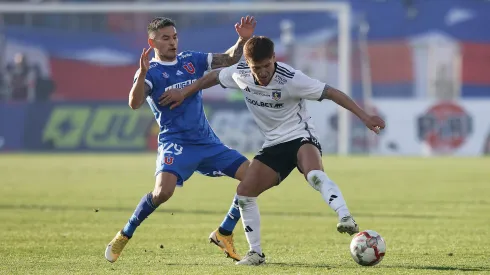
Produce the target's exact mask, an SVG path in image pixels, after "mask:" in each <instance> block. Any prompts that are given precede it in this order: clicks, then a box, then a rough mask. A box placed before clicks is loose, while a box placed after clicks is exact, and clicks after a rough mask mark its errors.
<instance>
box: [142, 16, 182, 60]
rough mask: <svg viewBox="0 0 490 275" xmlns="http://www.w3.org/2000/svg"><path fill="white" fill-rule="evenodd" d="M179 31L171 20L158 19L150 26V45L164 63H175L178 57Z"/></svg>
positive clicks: (152, 21)
mask: <svg viewBox="0 0 490 275" xmlns="http://www.w3.org/2000/svg"><path fill="white" fill-rule="evenodd" d="M178 43H179V39H178V38H177V30H176V29H175V22H174V21H172V20H171V19H169V18H165V17H157V18H154V19H153V20H151V22H150V24H149V25H148V44H149V45H150V47H152V48H153V49H154V50H155V55H157V56H158V57H159V59H160V60H162V61H173V60H175V58H176V57H177V46H178Z"/></svg>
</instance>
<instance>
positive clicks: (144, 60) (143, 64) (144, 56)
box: [140, 47, 151, 73]
mask: <svg viewBox="0 0 490 275" xmlns="http://www.w3.org/2000/svg"><path fill="white" fill-rule="evenodd" d="M150 51H151V47H150V48H148V49H143V52H142V53H141V57H140V71H141V72H144V73H146V72H148V70H149V69H150V57H149V54H150Z"/></svg>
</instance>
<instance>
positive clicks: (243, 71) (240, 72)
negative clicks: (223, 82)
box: [238, 70, 250, 77]
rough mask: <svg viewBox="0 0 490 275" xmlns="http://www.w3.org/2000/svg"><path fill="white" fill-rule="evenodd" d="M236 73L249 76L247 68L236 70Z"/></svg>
mask: <svg viewBox="0 0 490 275" xmlns="http://www.w3.org/2000/svg"><path fill="white" fill-rule="evenodd" d="M238 74H239V75H240V77H249V76H250V71H247V70H238Z"/></svg>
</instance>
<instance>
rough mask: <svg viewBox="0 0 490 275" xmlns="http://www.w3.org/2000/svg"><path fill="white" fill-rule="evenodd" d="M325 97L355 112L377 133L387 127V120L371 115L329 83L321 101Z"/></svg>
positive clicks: (324, 89)
mask: <svg viewBox="0 0 490 275" xmlns="http://www.w3.org/2000/svg"><path fill="white" fill-rule="evenodd" d="M323 99H328V100H331V101H333V102H335V103H337V104H338V105H340V106H342V107H344V108H345V109H347V110H349V111H351V112H352V113H353V114H355V115H356V116H357V117H358V118H359V119H360V120H362V122H364V124H365V125H366V126H367V127H368V128H369V129H370V130H371V131H373V132H375V133H376V134H379V132H380V130H381V129H384V128H385V122H384V121H383V119H381V118H380V117H379V116H375V115H369V114H368V113H367V112H366V111H364V110H363V109H362V108H361V107H359V105H357V104H356V102H355V101H354V100H352V98H351V97H350V96H348V95H346V94H345V93H344V92H342V91H340V90H337V89H335V88H333V87H330V86H329V85H327V84H325V87H324V88H323V91H322V95H321V96H320V99H319V100H320V101H321V100H323Z"/></svg>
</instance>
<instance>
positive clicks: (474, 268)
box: [379, 265, 490, 271]
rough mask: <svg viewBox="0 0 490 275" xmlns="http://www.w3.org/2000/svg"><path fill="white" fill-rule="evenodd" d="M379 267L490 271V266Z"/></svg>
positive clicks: (381, 266)
mask: <svg viewBox="0 0 490 275" xmlns="http://www.w3.org/2000/svg"><path fill="white" fill-rule="evenodd" d="M379 268H396V269H419V270H437V271H490V268H489V267H452V266H383V265H380V266H379Z"/></svg>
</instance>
